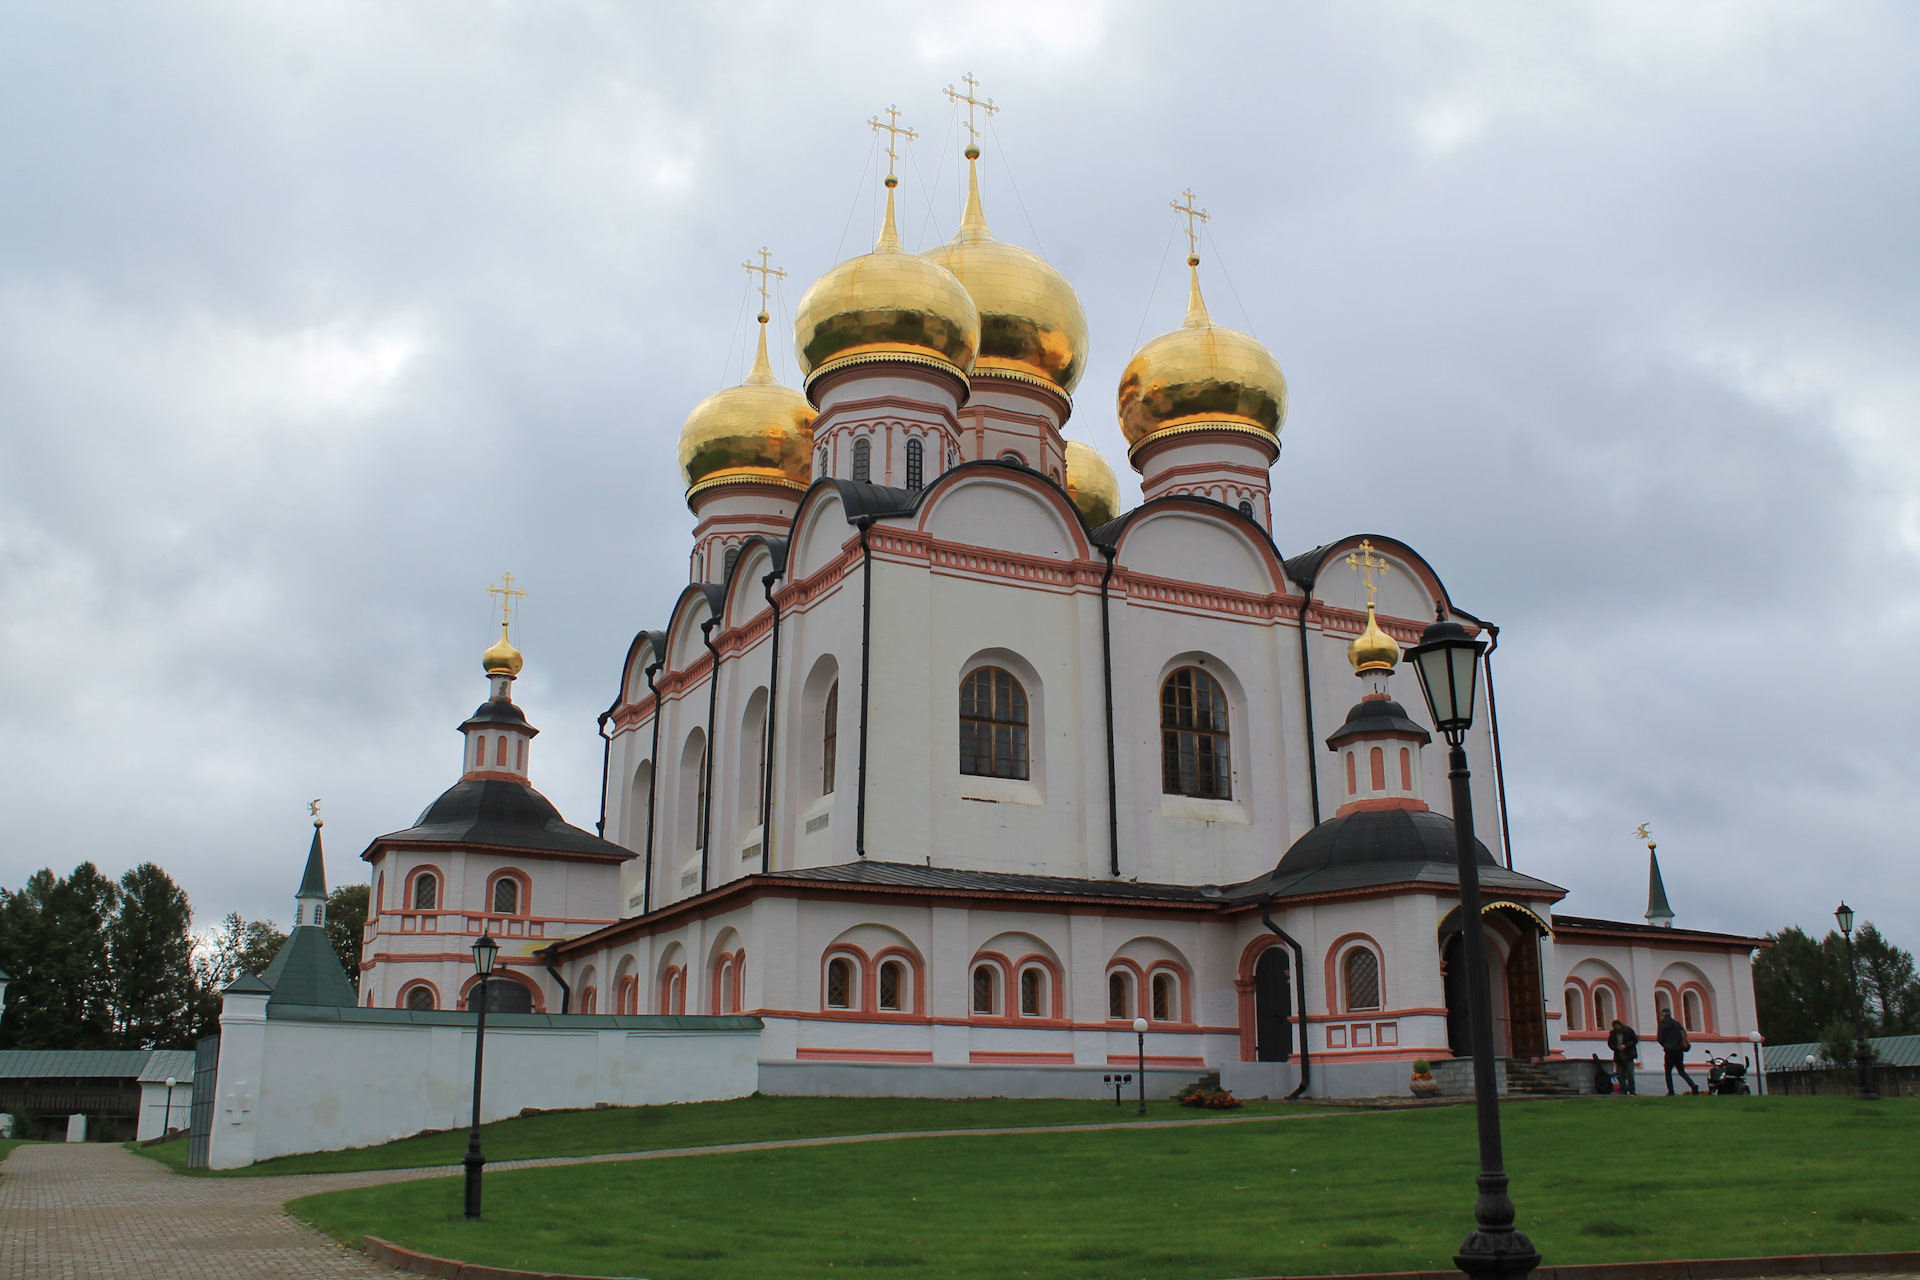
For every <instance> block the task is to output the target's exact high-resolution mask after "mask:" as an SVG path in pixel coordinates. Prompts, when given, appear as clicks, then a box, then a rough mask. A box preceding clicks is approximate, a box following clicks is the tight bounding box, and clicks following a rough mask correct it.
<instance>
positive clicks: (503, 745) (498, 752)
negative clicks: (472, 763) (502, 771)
mask: <svg viewBox="0 0 1920 1280" xmlns="http://www.w3.org/2000/svg"><path fill="white" fill-rule="evenodd" d="M494 742H495V743H496V744H497V745H495V747H494V749H493V762H494V763H495V764H497V765H501V766H504V765H505V764H506V763H507V735H506V734H504V733H503V734H501V735H500V736H499V737H497V738H495V739H494Z"/></svg>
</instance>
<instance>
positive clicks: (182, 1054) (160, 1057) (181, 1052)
mask: <svg viewBox="0 0 1920 1280" xmlns="http://www.w3.org/2000/svg"><path fill="white" fill-rule="evenodd" d="M168 1076H172V1077H173V1078H174V1079H176V1080H181V1081H184V1082H186V1083H187V1084H192V1083H193V1050H191V1049H155V1050H154V1051H153V1052H152V1053H150V1054H148V1055H147V1069H146V1070H145V1071H142V1072H141V1073H140V1083H141V1084H165V1083H166V1082H167V1077H168Z"/></svg>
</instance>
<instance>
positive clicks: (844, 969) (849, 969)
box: [827, 956, 853, 1009]
mask: <svg viewBox="0 0 1920 1280" xmlns="http://www.w3.org/2000/svg"><path fill="white" fill-rule="evenodd" d="M852 1007H853V961H851V960H849V959H847V958H846V957H845V956H835V957H834V958H833V959H831V960H829V961H827V1008H829V1009H850V1008H852Z"/></svg>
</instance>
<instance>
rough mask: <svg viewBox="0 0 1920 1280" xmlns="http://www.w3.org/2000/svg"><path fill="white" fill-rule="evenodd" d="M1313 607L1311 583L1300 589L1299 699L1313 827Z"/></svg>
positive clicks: (1316, 787)
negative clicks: (1309, 623) (1310, 616)
mask: <svg viewBox="0 0 1920 1280" xmlns="http://www.w3.org/2000/svg"><path fill="white" fill-rule="evenodd" d="M1312 607H1313V583H1312V582H1307V583H1304V584H1302V586H1301V588H1300V699H1301V702H1302V703H1303V704H1304V705H1305V707H1306V713H1307V786H1308V788H1309V789H1310V790H1311V791H1312V792H1313V825H1314V826H1316V827H1317V826H1319V825H1320V757H1319V755H1318V753H1316V752H1315V751H1314V747H1315V746H1316V745H1317V744H1316V743H1315V742H1314V737H1313V668H1312V666H1311V665H1310V664H1309V662H1308V661H1307V610H1309V609H1311V608H1312Z"/></svg>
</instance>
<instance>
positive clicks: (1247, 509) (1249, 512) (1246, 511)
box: [1240, 498, 1253, 520]
mask: <svg viewBox="0 0 1920 1280" xmlns="http://www.w3.org/2000/svg"><path fill="white" fill-rule="evenodd" d="M1240 514H1241V515H1243V516H1245V517H1246V518H1247V519H1249V520H1251V519H1253V504H1252V503H1251V502H1248V501H1247V500H1246V499H1245V498H1242V499H1240Z"/></svg>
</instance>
